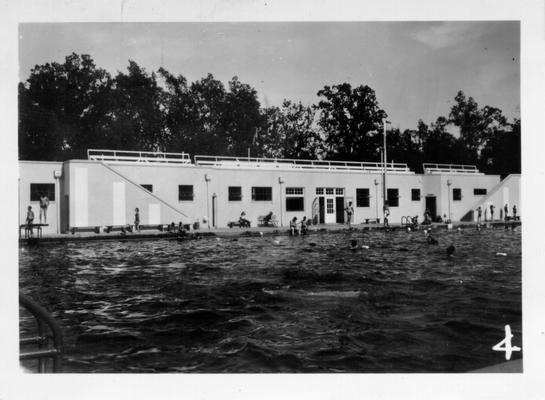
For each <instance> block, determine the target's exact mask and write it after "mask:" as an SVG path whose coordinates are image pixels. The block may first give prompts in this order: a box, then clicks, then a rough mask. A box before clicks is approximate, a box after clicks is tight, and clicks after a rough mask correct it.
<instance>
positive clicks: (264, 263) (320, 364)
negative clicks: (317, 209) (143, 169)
mask: <svg viewBox="0 0 545 400" xmlns="http://www.w3.org/2000/svg"><path fill="white" fill-rule="evenodd" d="M435 237H436V238H437V239H438V241H439V244H438V245H435V246H434V245H429V244H427V243H426V241H425V238H424V235H423V233H422V232H412V233H406V232H398V231H396V232H389V233H387V232H373V231H369V232H346V233H344V234H338V233H337V234H327V233H323V234H316V235H311V236H308V237H303V238H301V237H296V238H290V237H274V238H271V237H263V238H240V239H238V240H233V239H216V238H212V239H207V240H195V241H186V242H177V241H171V240H160V241H120V242H109V241H108V242H94V241H93V242H89V243H66V244H62V245H42V246H39V247H36V248H21V249H20V286H21V290H22V291H23V292H24V293H26V294H28V295H29V296H31V297H32V298H33V299H35V300H36V301H38V302H39V303H41V304H42V305H43V306H44V307H46V308H47V309H48V310H50V311H52V313H53V315H54V317H55V318H56V319H57V321H58V322H59V324H60V325H61V327H62V329H63V331H64V334H65V341H66V356H65V359H64V363H63V364H64V371H65V372H456V371H467V370H470V369H474V368H479V367H483V366H486V365H491V364H494V363H499V362H502V361H504V353H503V352H494V351H492V350H491V347H492V346H493V345H495V344H496V343H498V342H499V341H500V340H502V339H503V335H504V330H503V329H504V325H505V324H510V326H511V329H512V331H513V334H514V339H513V340H514V344H516V345H519V346H521V345H522V343H521V322H522V321H521V320H522V318H521V242H520V233H519V232H513V231H504V230H503V229H488V230H484V231H482V232H477V231H476V230H474V229H467V230H464V231H463V232H456V231H443V232H437V233H436V234H435ZM352 239H356V240H357V241H358V246H357V247H356V248H354V249H353V248H352V247H351V245H350V241H351V240H352ZM450 244H454V246H455V247H456V251H455V253H454V256H453V257H450V258H449V257H447V256H446V251H445V249H446V247H447V246H448V245H450ZM362 245H363V247H362ZM367 247H368V248H367ZM497 252H505V253H507V256H505V257H498V256H496V253H497ZM29 326H30V324H29V321H26V320H22V321H21V332H22V334H25V333H26V332H27V330H28V328H29ZM517 357H521V352H517V353H514V354H513V358H517Z"/></svg>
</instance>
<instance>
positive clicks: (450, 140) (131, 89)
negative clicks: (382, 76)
mask: <svg viewBox="0 0 545 400" xmlns="http://www.w3.org/2000/svg"><path fill="white" fill-rule="evenodd" d="M317 96H318V99H319V101H318V102H317V104H314V105H310V106H305V105H303V104H302V103H301V102H293V101H290V100H284V102H283V103H282V105H281V106H272V107H261V104H260V103H259V100H258V94H257V91H256V90H255V89H254V88H252V87H251V86H250V85H248V84H246V83H243V82H241V81H240V80H239V79H238V77H236V76H235V77H233V78H232V79H231V80H230V81H229V82H228V84H227V87H225V85H224V84H223V83H222V82H221V81H219V80H217V79H215V78H214V76H213V75H212V74H208V75H207V76H206V77H204V78H201V79H200V80H197V81H195V82H188V80H187V79H186V78H185V77H184V76H182V75H174V74H172V73H170V72H168V71H167V70H165V69H164V68H160V69H159V70H158V71H157V72H151V73H149V72H147V71H146V70H145V69H144V68H142V67H140V66H139V65H138V64H137V63H136V62H134V61H129V65H128V67H127V71H126V72H118V73H117V74H116V75H115V76H112V75H111V74H110V73H108V72H107V71H106V70H104V69H102V68H99V67H97V66H96V64H95V62H94V61H93V59H92V58H91V56H89V55H78V54H75V53H72V54H71V55H69V56H67V57H66V58H65V61H64V63H55V62H53V63H46V64H44V65H37V66H36V67H35V68H33V69H32V71H31V73H30V76H29V78H28V79H27V80H26V81H25V82H21V83H19V158H20V159H21V160H49V161H63V160H67V159H77V158H85V157H86V151H87V149H88V148H102V149H118V150H121V149H122V150H139V151H169V152H186V153H190V154H193V155H194V154H202V155H222V156H238V157H245V156H246V155H247V152H248V149H250V152H251V155H252V156H253V157H277V158H295V159H298V158H303V159H330V160H333V159H334V160H345V161H378V160H380V152H381V148H382V138H383V136H382V135H383V134H382V132H383V123H384V122H383V121H384V120H385V119H386V118H387V117H388V115H387V113H386V111H385V110H383V109H382V108H381V107H380V105H379V103H378V101H377V98H376V94H375V91H374V90H373V89H372V88H370V87H369V86H367V85H360V86H357V87H352V86H351V85H350V84H349V83H340V84H338V85H333V86H324V87H323V88H322V89H320V90H319V91H318V92H317ZM454 101H455V102H454V105H453V106H452V107H451V109H450V113H449V115H448V116H439V117H438V118H437V119H436V121H435V122H433V123H431V124H430V125H427V124H426V123H424V122H423V121H422V120H419V121H418V122H417V129H405V130H403V131H401V130H400V129H396V128H387V130H388V160H395V161H397V162H406V163H407V164H408V165H409V167H410V168H411V169H412V170H414V171H417V172H418V171H421V165H422V163H423V162H429V163H446V164H451V163H457V164H475V165H477V166H478V167H479V169H480V170H481V171H483V172H486V173H494V174H500V175H502V176H506V175H507V174H509V173H520V120H519V119H515V120H514V121H512V122H509V121H508V120H507V118H506V117H505V116H504V115H503V114H502V111H501V110H500V109H498V108H495V107H491V106H484V107H480V106H479V105H478V104H477V102H475V100H474V99H473V98H472V97H467V96H466V95H465V94H464V93H463V92H462V91H459V92H458V93H457V94H456V96H455V97H454ZM451 127H456V128H457V130H458V131H459V135H456V136H454V135H452V134H451V133H449V132H448V130H449V129H451Z"/></svg>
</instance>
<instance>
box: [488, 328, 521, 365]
mask: <svg viewBox="0 0 545 400" xmlns="http://www.w3.org/2000/svg"><path fill="white" fill-rule="evenodd" d="M512 338H513V335H512V334H511V327H510V326H509V325H505V339H503V340H502V341H501V342H499V343H498V344H496V345H495V346H494V347H492V350H494V351H505V359H506V360H510V359H511V353H512V352H513V351H520V347H518V346H511V339H512Z"/></svg>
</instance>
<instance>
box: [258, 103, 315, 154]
mask: <svg viewBox="0 0 545 400" xmlns="http://www.w3.org/2000/svg"><path fill="white" fill-rule="evenodd" d="M315 114H316V113H315V111H314V109H313V108H312V107H305V106H304V105H303V104H302V103H301V102H299V103H292V102H291V101H289V100H284V102H283V104H282V107H269V108H267V109H265V110H264V117H265V119H266V131H264V132H260V134H259V135H258V142H259V145H260V148H261V149H262V152H261V154H262V155H263V156H264V157H276V158H291V159H317V158H318V157H319V156H320V153H321V151H322V138H321V137H320V135H319V134H318V133H317V132H316V129H315V127H314V121H315Z"/></svg>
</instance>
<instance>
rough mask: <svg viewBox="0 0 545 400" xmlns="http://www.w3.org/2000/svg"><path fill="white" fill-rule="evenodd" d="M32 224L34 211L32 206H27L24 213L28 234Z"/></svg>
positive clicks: (30, 231) (30, 232)
mask: <svg viewBox="0 0 545 400" xmlns="http://www.w3.org/2000/svg"><path fill="white" fill-rule="evenodd" d="M33 224H34V211H32V207H31V206H28V210H27V213H26V229H27V230H28V232H29V234H30V236H32V235H33V234H32V225H33Z"/></svg>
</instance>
